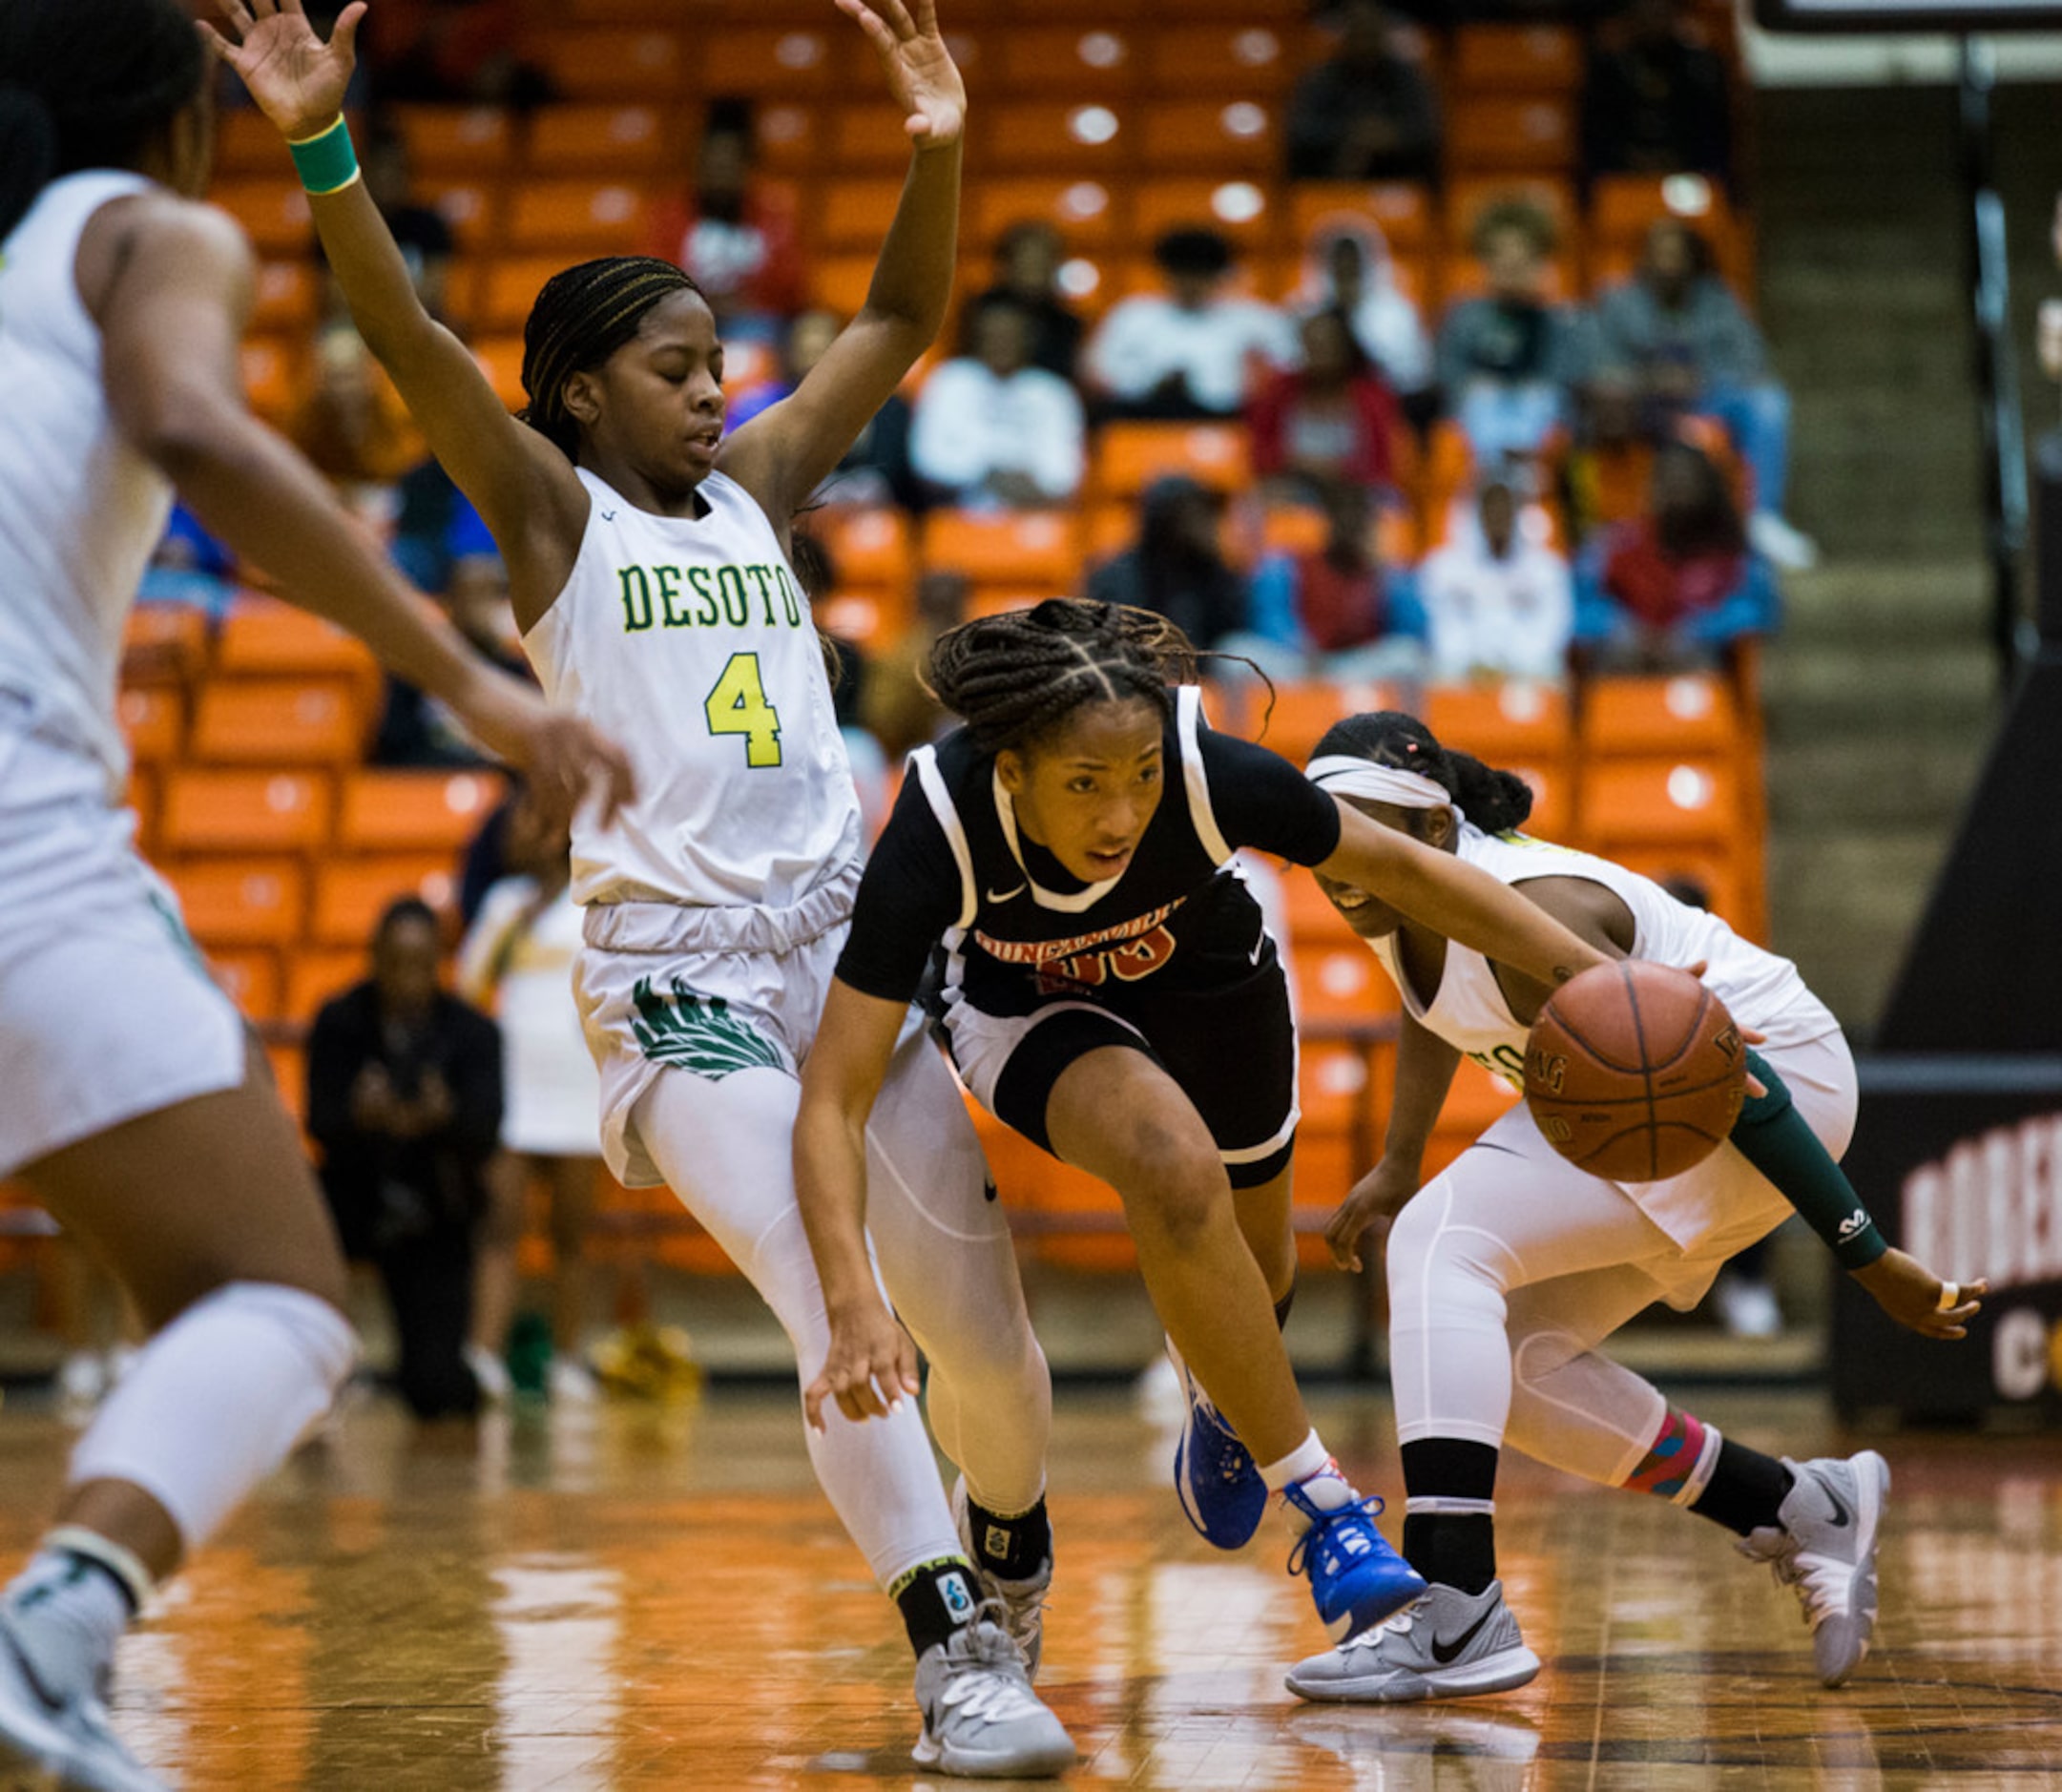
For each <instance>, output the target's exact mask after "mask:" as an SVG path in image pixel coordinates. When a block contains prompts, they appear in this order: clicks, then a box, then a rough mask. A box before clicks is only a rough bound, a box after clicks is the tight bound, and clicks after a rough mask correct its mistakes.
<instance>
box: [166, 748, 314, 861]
mask: <svg viewBox="0 0 2062 1792" xmlns="http://www.w3.org/2000/svg"><path fill="white" fill-rule="evenodd" d="M334 807H335V792H334V790H333V788H332V786H331V780H330V778H329V776H328V775H327V774H326V773H323V772H312V771H216V770H212V769H205V770H204V769H197V768H193V767H184V768H179V769H176V770H174V771H171V772H169V773H168V774H167V775H166V779H165V792H164V802H163V808H162V813H161V814H160V816H159V820H158V844H159V846H160V847H161V848H162V850H164V851H165V852H167V853H170V854H174V855H177V854H181V853H210V852H313V851H315V850H316V849H317V848H319V847H320V846H322V845H323V843H324V842H325V841H326V840H327V839H328V837H329V823H330V816H331V811H332V810H333V809H334Z"/></svg>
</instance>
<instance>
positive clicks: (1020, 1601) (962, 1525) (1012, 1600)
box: [952, 1475, 1052, 1680]
mask: <svg viewBox="0 0 2062 1792" xmlns="http://www.w3.org/2000/svg"><path fill="white" fill-rule="evenodd" d="M952 1527H953V1529H954V1530H956V1531H957V1532H959V1540H960V1547H961V1548H962V1549H964V1550H965V1551H966V1552H967V1560H968V1561H969V1563H970V1564H971V1565H972V1567H973V1573H974V1578H975V1579H976V1580H978V1581H979V1582H980V1583H981V1592H982V1594H983V1596H984V1597H986V1598H989V1599H992V1600H994V1601H995V1603H996V1604H997V1605H999V1606H1001V1607H1002V1610H1003V1618H1002V1625H1003V1629H1005V1630H1006V1631H1008V1632H1009V1633H1010V1639H1011V1640H1012V1641H1013V1642H1015V1644H1016V1646H1017V1652H1018V1653H1019V1654H1020V1655H1022V1656H1023V1657H1024V1674H1025V1677H1026V1678H1028V1679H1033V1680H1035V1679H1036V1678H1037V1677H1038V1657H1040V1656H1041V1655H1042V1654H1043V1653H1044V1652H1045V1627H1046V1620H1045V1610H1046V1593H1047V1591H1048V1590H1049V1589H1050V1588H1051V1587H1052V1557H1051V1556H1050V1555H1049V1556H1047V1557H1046V1558H1045V1560H1044V1561H1043V1562H1041V1563H1039V1565H1038V1572H1037V1573H1034V1574H1031V1575H1027V1576H1026V1577H1025V1578H1024V1579H1022V1580H1005V1579H1003V1577H1002V1576H1001V1575H1000V1574H994V1573H989V1571H988V1570H987V1569H986V1568H984V1567H983V1566H982V1565H981V1557H980V1555H979V1554H978V1553H977V1552H975V1550H974V1547H973V1517H972V1514H971V1513H970V1512H969V1511H968V1510H967V1477H966V1476H965V1475H962V1476H960V1478H959V1479H958V1480H957V1481H955V1482H954V1483H953V1484H952Z"/></svg>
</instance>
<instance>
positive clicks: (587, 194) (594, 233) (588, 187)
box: [507, 180, 647, 257]
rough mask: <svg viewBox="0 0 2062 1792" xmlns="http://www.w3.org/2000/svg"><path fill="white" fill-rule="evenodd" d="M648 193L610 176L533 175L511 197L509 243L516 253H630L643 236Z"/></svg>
mask: <svg viewBox="0 0 2062 1792" xmlns="http://www.w3.org/2000/svg"><path fill="white" fill-rule="evenodd" d="M646 198H647V196H646V194H645V192H644V190H643V189H642V188H640V187H635V186H627V185H625V184H624V183H622V182H621V181H614V180H531V181H526V182H525V183H524V184H523V185H521V186H519V187H518V188H517V189H516V190H515V192H514V194H513V196H512V197H511V198H510V202H509V226H508V233H507V242H508V246H509V247H510V249H511V250H514V251H515V252H517V253H519V254H539V253H542V252H543V251H545V250H547V249H555V250H558V251H559V252H561V255H562V257H565V256H580V255H586V256H595V255H628V254H633V253H635V251H636V250H637V249H638V248H639V247H640V246H641V243H642V240H643V236H644V218H645V207H646Z"/></svg>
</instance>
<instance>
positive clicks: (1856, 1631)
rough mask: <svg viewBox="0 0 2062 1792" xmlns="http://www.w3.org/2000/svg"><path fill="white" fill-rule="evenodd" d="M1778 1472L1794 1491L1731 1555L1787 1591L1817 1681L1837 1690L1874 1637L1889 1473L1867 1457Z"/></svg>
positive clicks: (1818, 1461)
mask: <svg viewBox="0 0 2062 1792" xmlns="http://www.w3.org/2000/svg"><path fill="white" fill-rule="evenodd" d="M1783 1465H1784V1467H1785V1468H1787V1469H1789V1470H1790V1472H1791V1473H1792V1474H1794V1475H1795V1476H1796V1477H1797V1484H1796V1485H1795V1486H1794V1487H1792V1488H1791V1490H1790V1491H1789V1492H1788V1493H1787V1494H1786V1495H1784V1497H1783V1502H1782V1504H1781V1506H1780V1507H1778V1508H1777V1509H1776V1516H1777V1517H1778V1518H1779V1519H1780V1520H1781V1530H1775V1529H1771V1528H1770V1527H1768V1526H1763V1527H1762V1528H1761V1529H1760V1530H1758V1531H1752V1532H1748V1533H1747V1535H1746V1536H1744V1537H1742V1538H1741V1539H1740V1540H1739V1542H1738V1543H1737V1544H1735V1545H1734V1546H1733V1547H1734V1548H1735V1549H1737V1550H1738V1551H1739V1552H1740V1553H1741V1554H1742V1555H1744V1556H1746V1557H1747V1559H1748V1560H1749V1561H1755V1562H1766V1563H1767V1564H1768V1565H1769V1567H1770V1568H1771V1569H1772V1570H1774V1571H1775V1575H1776V1583H1777V1585H1778V1586H1782V1587H1788V1588H1791V1589H1792V1590H1793V1591H1794V1592H1795V1593H1796V1594H1797V1598H1798V1603H1799V1604H1800V1605H1802V1607H1803V1608H1804V1621H1805V1622H1806V1623H1807V1624H1809V1625H1810V1626H1811V1653H1812V1657H1813V1658H1814V1659H1815V1660H1816V1661H1817V1662H1818V1665H1819V1678H1820V1679H1821V1680H1822V1681H1823V1682H1824V1684H1826V1685H1827V1686H1839V1685H1842V1684H1843V1683H1844V1682H1845V1680H1846V1678H1847V1677H1848V1676H1849V1675H1850V1674H1852V1673H1853V1672H1854V1671H1855V1669H1856V1668H1858V1667H1860V1666H1861V1665H1862V1659H1863V1657H1864V1656H1866V1655H1867V1654H1868V1644H1869V1638H1870V1636H1873V1635H1874V1633H1875V1629H1876V1532H1877V1530H1878V1527H1879V1526H1880V1525H1881V1523H1882V1519H1883V1506H1884V1501H1885V1499H1886V1498H1888V1496H1889V1492H1890V1465H1889V1464H1888V1463H1886V1462H1885V1461H1884V1459H1883V1458H1882V1457H1881V1456H1879V1455H1877V1453H1876V1452H1875V1451H1874V1450H1872V1449H1864V1450H1863V1451H1862V1452H1861V1453H1860V1454H1859V1455H1854V1456H1849V1457H1847V1458H1846V1459H1845V1460H1844V1461H1842V1460H1841V1459H1839V1458H1837V1457H1832V1456H1820V1457H1817V1458H1815V1459H1814V1460H1812V1461H1810V1462H1806V1463H1795V1462H1792V1461H1790V1459H1789V1458H1788V1457H1787V1456H1786V1457H1784V1458H1783Z"/></svg>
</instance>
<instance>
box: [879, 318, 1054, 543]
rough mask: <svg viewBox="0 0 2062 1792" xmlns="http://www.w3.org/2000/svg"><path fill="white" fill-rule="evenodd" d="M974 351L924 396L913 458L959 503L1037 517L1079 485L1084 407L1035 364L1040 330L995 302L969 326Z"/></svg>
mask: <svg viewBox="0 0 2062 1792" xmlns="http://www.w3.org/2000/svg"><path fill="white" fill-rule="evenodd" d="M967 335H968V344H967V345H968V349H969V352H968V353H966V354H964V355H961V356H959V357H957V358H956V359H954V360H951V361H948V362H947V363H946V364H945V365H943V366H941V367H939V368H938V369H937V371H936V372H934V373H933V374H932V375H931V376H930V378H929V379H928V380H927V381H926V382H925V383H924V389H923V391H921V392H920V393H918V394H917V401H916V417H915V421H914V424H913V425H912V427H911V429H910V435H909V460H910V464H911V465H912V466H913V467H914V468H915V469H916V473H917V476H918V477H919V478H920V479H923V480H925V481H926V482H927V483H928V484H929V485H931V486H932V487H934V488H936V489H937V490H939V491H940V492H941V493H942V494H943V495H944V496H945V498H946V500H947V501H948V502H949V503H952V504H958V505H961V506H965V507H969V508H978V509H994V510H1034V509H1037V508H1038V507H1040V506H1043V505H1050V504H1059V503H1062V502H1064V501H1065V500H1066V499H1068V498H1071V497H1072V496H1073V494H1074V492H1075V491H1076V490H1078V489H1079V488H1080V485H1081V469H1082V464H1083V454H1084V449H1083V436H1084V433H1085V426H1084V423H1083V420H1082V415H1081V400H1080V398H1079V396H1078V395H1077V394H1076V393H1075V391H1074V389H1073V386H1072V385H1069V384H1068V383H1067V382H1066V381H1065V380H1063V379H1061V378H1060V377H1059V375H1058V374H1056V373H1048V372H1047V371H1046V370H1045V369H1044V368H1043V367H1035V366H1033V365H1031V350H1032V348H1033V346H1034V345H1035V336H1036V323H1035V320H1034V319H1033V318H1032V317H1031V313H1030V312H1029V311H1028V310H1027V309H1026V308H1025V307H1024V306H1023V305H1022V304H1021V303H1019V302H1017V301H1016V300H1014V299H1010V298H1005V297H996V298H989V299H986V300H984V301H983V302H981V303H980V304H978V305H977V306H975V307H974V309H973V311H972V312H971V313H970V314H969V318H968V321H967Z"/></svg>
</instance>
